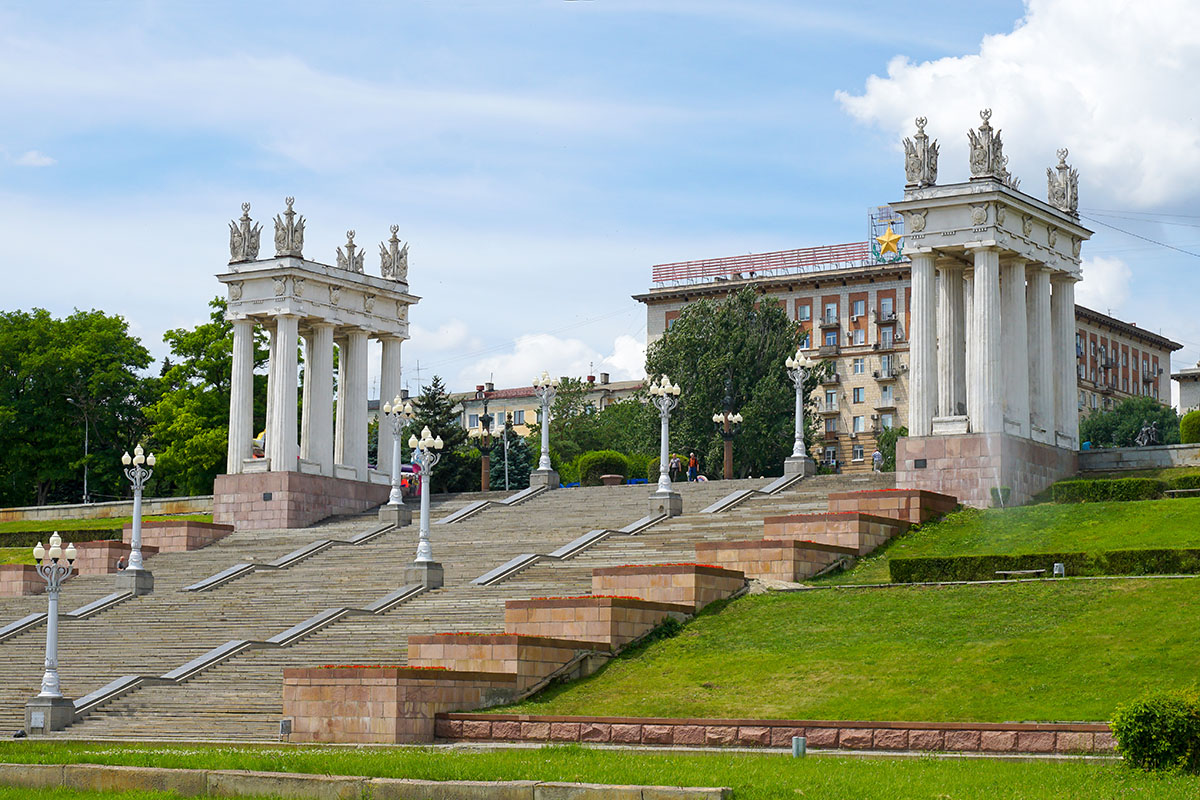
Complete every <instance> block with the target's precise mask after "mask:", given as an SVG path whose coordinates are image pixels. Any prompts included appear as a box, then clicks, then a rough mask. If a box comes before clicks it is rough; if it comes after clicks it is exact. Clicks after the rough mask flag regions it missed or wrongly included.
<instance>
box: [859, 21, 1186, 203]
mask: <svg viewBox="0 0 1200 800" xmlns="http://www.w3.org/2000/svg"><path fill="white" fill-rule="evenodd" d="M1195 10H1196V9H1195V5H1194V3H1192V2H1190V0H1158V1H1157V2H1129V1H1128V0H1028V2H1027V10H1026V15H1025V17H1024V18H1023V19H1022V20H1021V21H1020V22H1019V23H1018V24H1017V26H1016V27H1015V28H1014V30H1013V31H1012V32H1011V33H1006V34H997V35H992V36H987V37H985V38H984V39H983V41H982V43H981V44H980V49H979V53H978V54H973V55H966V56H959V57H955V58H942V59H938V60H937V61H930V62H925V63H921V64H914V63H912V62H911V61H909V60H907V59H906V58H903V57H899V58H896V59H894V60H893V61H892V62H891V63H890V64H889V65H888V68H887V76H886V77H880V76H871V77H870V78H868V79H867V82H866V87H865V90H864V91H863V93H862V94H861V95H852V94H849V93H846V92H839V93H838V94H837V97H838V100H840V101H841V103H842V106H843V107H844V108H845V109H846V110H847V111H848V112H849V113H850V114H852V115H853V116H854V117H856V118H857V119H859V120H860V121H862V122H864V123H869V124H872V125H876V126H878V127H880V128H882V129H884V130H886V131H888V132H889V133H890V134H891V135H892V136H893V137H894V140H895V142H896V147H897V148H899V146H900V141H901V137H902V136H905V135H910V134H911V132H912V130H913V121H912V120H913V117H914V116H917V115H921V116H926V117H928V118H929V120H930V122H929V128H928V131H929V133H930V134H931V135H932V136H936V137H938V138H940V140H941V142H942V156H941V164H940V166H941V170H940V178H941V180H942V181H943V182H945V183H949V182H952V181H957V180H962V179H964V178H965V177H966V176H967V172H968V171H967V159H966V128H967V127H968V126H969V125H978V124H979V118H978V116H977V112H978V111H979V109H981V108H984V107H990V108H992V109H993V111H994V112H995V113H994V115H993V117H992V124H993V125H994V126H996V127H999V128H1002V129H1003V130H1004V134H1005V136H1004V140H1005V141H1004V145H1005V152H1006V153H1008V154H1009V155H1010V156H1011V158H1012V161H1011V166H1010V170H1011V171H1012V172H1013V173H1014V174H1015V175H1017V176H1018V177H1023V178H1024V179H1025V184H1024V186H1023V188H1024V189H1025V190H1026V191H1029V192H1030V193H1032V194H1040V193H1041V191H1040V186H1041V177H1040V176H1041V175H1042V174H1043V173H1044V168H1045V167H1046V166H1050V165H1052V164H1053V163H1054V152H1055V150H1056V149H1057V148H1059V147H1064V146H1066V147H1069V148H1070V150H1071V161H1072V163H1073V164H1074V165H1076V166H1078V167H1079V168H1080V179H1081V182H1082V183H1083V190H1082V191H1081V194H1082V199H1083V205H1085V206H1086V205H1097V204H1098V203H1097V198H1098V197H1103V198H1105V202H1114V201H1115V202H1118V203H1120V205H1119V206H1118V207H1122V208H1127V207H1129V206H1130V205H1134V206H1152V205H1155V204H1159V203H1164V202H1169V201H1176V200H1180V199H1184V198H1187V197H1191V196H1194V194H1195V187H1196V184H1197V181H1198V180H1200V128H1198V127H1197V126H1196V124H1195V120H1194V119H1193V118H1192V114H1191V109H1193V108H1194V107H1195V106H1196V105H1197V101H1198V100H1200V91H1198V89H1197V84H1196V80H1195V76H1196V74H1197V73H1200V29H1198V28H1197V27H1196V26H1195V25H1193V24H1191V23H1190V20H1191V18H1192V17H1193V16H1194V15H1195ZM897 163H900V162H899V161H898V162H897Z"/></svg>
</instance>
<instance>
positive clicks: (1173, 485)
mask: <svg viewBox="0 0 1200 800" xmlns="http://www.w3.org/2000/svg"><path fill="white" fill-rule="evenodd" d="M1167 488H1168V489H1200V475H1180V476H1179V477H1178V478H1171V480H1169V481H1167Z"/></svg>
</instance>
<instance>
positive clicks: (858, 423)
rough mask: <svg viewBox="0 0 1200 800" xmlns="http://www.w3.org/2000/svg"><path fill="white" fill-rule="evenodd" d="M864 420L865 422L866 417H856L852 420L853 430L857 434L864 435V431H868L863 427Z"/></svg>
mask: <svg viewBox="0 0 1200 800" xmlns="http://www.w3.org/2000/svg"><path fill="white" fill-rule="evenodd" d="M863 420H864V417H854V418H853V420H852V421H853V423H854V428H853V430H854V432H855V433H862V432H863V431H864V430H866V428H865V426H864V425H863Z"/></svg>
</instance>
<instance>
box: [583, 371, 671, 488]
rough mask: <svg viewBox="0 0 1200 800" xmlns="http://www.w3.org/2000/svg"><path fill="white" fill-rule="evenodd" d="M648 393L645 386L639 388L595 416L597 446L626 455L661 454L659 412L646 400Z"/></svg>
mask: <svg viewBox="0 0 1200 800" xmlns="http://www.w3.org/2000/svg"><path fill="white" fill-rule="evenodd" d="M649 397H650V396H649V394H648V393H647V392H646V390H645V389H639V390H638V391H637V392H636V393H635V394H634V395H633V396H632V397H628V398H626V399H624V400H620V401H618V402H616V403H613V404H611V405H610V406H608V407H607V408H605V409H604V410H603V411H601V412H600V414H599V415H598V416H597V418H596V429H597V434H598V436H597V438H598V439H599V444H598V446H599V447H601V448H603V449H609V450H616V451H618V452H621V453H624V454H625V455H627V456H631V455H647V456H656V455H658V439H659V435H660V434H659V415H658V411H657V410H656V409H655V408H654V406H652V405H650V403H648V402H647V400H648V399H649ZM638 477H639V478H640V477H645V476H644V475H639V476H638Z"/></svg>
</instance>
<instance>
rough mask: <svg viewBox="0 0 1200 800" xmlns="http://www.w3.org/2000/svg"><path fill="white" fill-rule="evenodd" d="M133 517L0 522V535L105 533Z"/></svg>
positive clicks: (200, 517)
mask: <svg viewBox="0 0 1200 800" xmlns="http://www.w3.org/2000/svg"><path fill="white" fill-rule="evenodd" d="M142 519H143V520H144V521H146V522H160V521H163V520H173V519H182V520H189V521H191V522H212V514H163V515H161V516H153V517H151V516H144V517H142ZM132 521H133V517H109V518H107V519H45V520H41V519H38V520H20V519H17V520H10V521H8V522H0V533H11V532H14V531H60V532H64V533H65V532H66V531H78V530H85V531H106V530H118V529H120V528H123V527H125V524H126V523H128V522H132Z"/></svg>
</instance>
